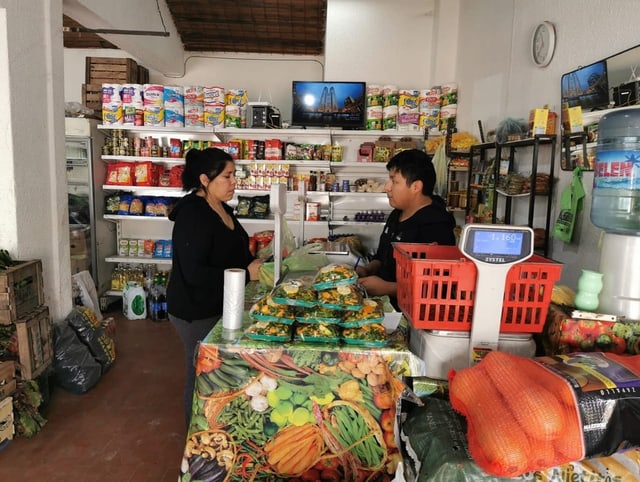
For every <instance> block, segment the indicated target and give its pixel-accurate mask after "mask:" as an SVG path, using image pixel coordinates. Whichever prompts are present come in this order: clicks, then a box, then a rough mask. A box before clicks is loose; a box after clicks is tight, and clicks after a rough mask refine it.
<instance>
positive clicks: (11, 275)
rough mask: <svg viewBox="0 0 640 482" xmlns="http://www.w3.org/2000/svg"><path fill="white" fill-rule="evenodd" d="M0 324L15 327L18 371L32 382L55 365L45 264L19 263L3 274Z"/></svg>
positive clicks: (40, 262) (2, 272) (0, 274)
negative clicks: (47, 300) (44, 279)
mask: <svg viewBox="0 0 640 482" xmlns="http://www.w3.org/2000/svg"><path fill="white" fill-rule="evenodd" d="M0 324H2V325H14V326H13V327H12V328H15V339H16V341H17V351H18V357H17V367H16V368H17V371H18V372H19V374H20V377H21V378H22V379H23V380H33V379H34V378H36V377H37V376H39V375H40V374H41V373H43V372H44V371H45V370H46V369H47V368H48V367H49V366H50V365H51V362H52V361H53V340H52V334H53V333H52V332H53V325H52V323H51V317H50V315H49V307H48V306H46V305H45V304H44V286H43V280H42V261H40V260H33V261H16V264H14V265H13V266H10V267H8V268H6V269H4V270H1V271H0Z"/></svg>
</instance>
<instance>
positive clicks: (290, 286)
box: [271, 279, 317, 308]
mask: <svg viewBox="0 0 640 482" xmlns="http://www.w3.org/2000/svg"><path fill="white" fill-rule="evenodd" d="M271 296H272V297H273V301H275V302H276V303H281V304H285V305H291V306H304V307H307V308H311V307H314V306H316V304H317V294H316V290H315V289H313V288H312V287H311V286H308V285H306V284H305V283H304V282H303V281H301V280H295V279H294V280H289V281H285V282H283V283H280V284H279V285H278V286H276V287H275V288H274V289H273V292H272V293H271Z"/></svg>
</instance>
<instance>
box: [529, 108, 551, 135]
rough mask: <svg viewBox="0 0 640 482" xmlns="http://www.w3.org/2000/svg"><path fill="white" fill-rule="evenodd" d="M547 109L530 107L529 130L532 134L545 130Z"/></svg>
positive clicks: (547, 117)
mask: <svg viewBox="0 0 640 482" xmlns="http://www.w3.org/2000/svg"><path fill="white" fill-rule="evenodd" d="M548 119H549V109H531V111H530V112H529V132H530V133H531V135H532V136H535V135H539V134H544V133H546V132H547V121H548Z"/></svg>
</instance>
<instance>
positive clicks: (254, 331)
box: [244, 321, 291, 342]
mask: <svg viewBox="0 0 640 482" xmlns="http://www.w3.org/2000/svg"><path fill="white" fill-rule="evenodd" d="M244 334H245V336H246V337H247V338H251V339H252V340H260V341H279V342H283V341H290V340H291V325H286V324H284V323H269V322H267V321H257V322H255V323H254V324H253V325H250V326H249V327H248V328H247V329H246V330H245V332H244Z"/></svg>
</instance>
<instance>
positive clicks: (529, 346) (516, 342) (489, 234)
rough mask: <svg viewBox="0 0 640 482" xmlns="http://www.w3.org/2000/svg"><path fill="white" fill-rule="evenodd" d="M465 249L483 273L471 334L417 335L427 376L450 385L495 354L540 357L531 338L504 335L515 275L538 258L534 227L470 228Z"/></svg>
mask: <svg viewBox="0 0 640 482" xmlns="http://www.w3.org/2000/svg"><path fill="white" fill-rule="evenodd" d="M459 248H460V251H462V253H463V254H464V255H465V256H466V257H468V258H469V259H470V260H471V261H472V262H473V263H474V264H475V265H476V268H477V278H476V289H475V296H474V308H473V318H472V322H471V331H470V332H460V331H443V330H438V331H434V330H416V329H412V330H411V339H412V343H411V345H412V346H411V347H412V350H413V351H414V353H418V354H420V355H422V358H423V360H424V361H425V365H426V375H427V376H429V377H431V378H438V379H446V378H447V373H448V371H449V370H450V369H452V368H453V369H455V370H459V369H462V368H465V367H468V366H470V365H473V364H474V363H476V362H478V361H480V360H481V359H482V358H483V357H484V356H485V355H486V354H487V353H489V352H490V351H492V350H501V351H507V352H510V353H514V354H517V355H520V356H527V357H532V356H534V355H535V349H536V347H535V342H534V340H533V337H532V335H531V334H522V335H520V334H500V323H501V318H502V303H503V299H504V287H505V282H506V280H507V275H508V273H509V269H511V267H512V266H513V265H514V264H517V263H521V262H523V261H525V260H527V259H529V258H530V257H531V256H532V255H533V230H532V229H531V228H529V227H522V226H511V225H494V224H467V225H465V226H464V228H463V230H462V235H461V238H460V243H459Z"/></svg>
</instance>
